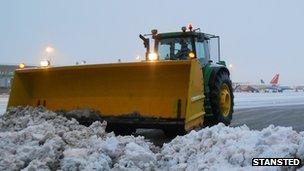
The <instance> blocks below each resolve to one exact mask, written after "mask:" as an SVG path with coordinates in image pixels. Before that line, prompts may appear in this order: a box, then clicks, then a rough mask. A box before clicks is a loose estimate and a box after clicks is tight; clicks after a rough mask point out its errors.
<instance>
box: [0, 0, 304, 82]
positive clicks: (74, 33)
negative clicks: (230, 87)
mask: <svg viewBox="0 0 304 171" xmlns="http://www.w3.org/2000/svg"><path fill="white" fill-rule="evenodd" d="M190 2H191V3H190ZM189 22H191V23H192V24H193V25H194V27H200V28H201V30H202V31H204V32H207V33H212V34H216V35H219V36H221V43H222V47H221V48H222V59H224V60H226V61H227V63H228V64H233V71H232V78H233V81H243V82H245V81H249V82H252V83H257V82H258V81H259V79H261V78H263V79H264V80H265V81H267V82H269V81H270V79H271V78H272V76H273V75H274V74H275V73H280V77H281V78H280V82H281V84H289V85H294V84H304V76H303V73H304V66H303V65H304V43H303V40H304V1H302V0H284V1H283V0H267V1H265V0H252V1H249V0H248V1H244V0H229V1H226V0H222V1H219V0H212V1H211V0H210V1H206V0H205V1H203V0H200V1H199V0H198V1H176V0H167V1H162V0H157V1H143V0H132V1H115V0H113V1H102V0H95V1H94V0H90V1H84V0H64V1H62V0H48V1H41V0H26V1H21V0H20V1H17V0H1V2H0V63H1V64H3V63H5V64H18V63H20V62H25V63H29V64H38V63H39V60H40V59H42V58H43V56H45V55H46V54H45V52H44V49H45V47H46V46H52V47H54V48H55V51H54V52H53V54H52V60H53V62H54V63H55V64H57V65H66V64H74V63H75V62H76V61H80V60H86V61H87V62H88V63H103V62H114V61H117V59H119V58H120V59H122V60H123V61H131V60H134V59H135V57H136V56H137V55H140V54H143V53H144V48H143V46H142V42H141V40H140V39H139V38H138V34H139V33H150V30H151V29H153V28H157V29H158V30H159V31H160V32H166V31H177V30H180V28H181V26H183V25H187V24H188V23H189Z"/></svg>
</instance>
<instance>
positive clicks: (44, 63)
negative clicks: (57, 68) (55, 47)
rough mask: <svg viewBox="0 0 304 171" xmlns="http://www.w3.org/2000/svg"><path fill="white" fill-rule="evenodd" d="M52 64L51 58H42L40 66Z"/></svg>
mask: <svg viewBox="0 0 304 171" xmlns="http://www.w3.org/2000/svg"><path fill="white" fill-rule="evenodd" d="M50 65H51V63H50V61H49V60H42V61H40V66H41V67H48V66H50Z"/></svg>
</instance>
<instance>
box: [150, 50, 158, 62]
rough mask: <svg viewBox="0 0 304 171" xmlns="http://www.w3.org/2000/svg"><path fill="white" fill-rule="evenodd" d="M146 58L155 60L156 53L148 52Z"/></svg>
mask: <svg viewBox="0 0 304 171" xmlns="http://www.w3.org/2000/svg"><path fill="white" fill-rule="evenodd" d="M148 59H149V60H150V61H155V60H157V54H156V53H154V52H151V53H149V55H148Z"/></svg>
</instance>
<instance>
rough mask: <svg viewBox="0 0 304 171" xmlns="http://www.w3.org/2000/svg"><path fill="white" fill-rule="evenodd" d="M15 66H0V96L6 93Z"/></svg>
mask: <svg viewBox="0 0 304 171" xmlns="http://www.w3.org/2000/svg"><path fill="white" fill-rule="evenodd" d="M17 68H18V66H17V65H0V94H3V93H8V92H9V90H10V87H11V80H12V78H13V75H14V71H15V70H16V69H17Z"/></svg>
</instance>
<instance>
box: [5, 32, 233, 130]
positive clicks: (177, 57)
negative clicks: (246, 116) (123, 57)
mask: <svg viewBox="0 0 304 171" xmlns="http://www.w3.org/2000/svg"><path fill="white" fill-rule="evenodd" d="M139 37H140V39H142V40H143V43H144V46H145V48H146V53H145V59H144V60H142V61H140V62H127V63H123V62H118V63H108V64H93V65H92V64H91V65H88V64H87V65H74V66H57V67H51V66H44V67H36V68H24V69H18V70H16V71H15V73H14V78H13V83H12V88H11V93H10V97H9V103H8V108H9V107H13V106H28V105H29V106H44V107H45V108H47V109H50V110H53V111H61V112H62V113H65V114H66V115H69V116H71V117H75V118H76V119H77V120H78V121H79V122H90V121H91V122H92V121H96V120H106V121H107V123H108V127H109V129H111V130H114V131H117V132H132V131H134V130H135V129H137V128H160V129H163V130H164V131H165V132H167V133H172V132H173V133H180V132H184V131H189V130H192V129H196V128H200V127H202V126H203V125H206V124H216V123H219V122H223V123H224V124H226V125H228V124H230V121H231V119H232V113H233V105H234V104H233V92H232V87H231V80H230V73H229V70H228V69H227V67H226V64H225V62H224V61H222V60H221V59H220V38H219V36H215V35H211V34H206V33H203V32H201V31H200V29H193V27H192V26H189V27H188V28H187V27H182V29H181V31H178V32H169V33H158V31H157V30H156V29H155V30H152V31H151V34H146V35H140V36H139ZM150 39H151V42H153V44H154V45H153V46H152V43H151V46H150ZM150 47H151V48H150ZM152 48H153V49H152ZM85 111H86V112H85ZM87 111H89V112H87Z"/></svg>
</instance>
